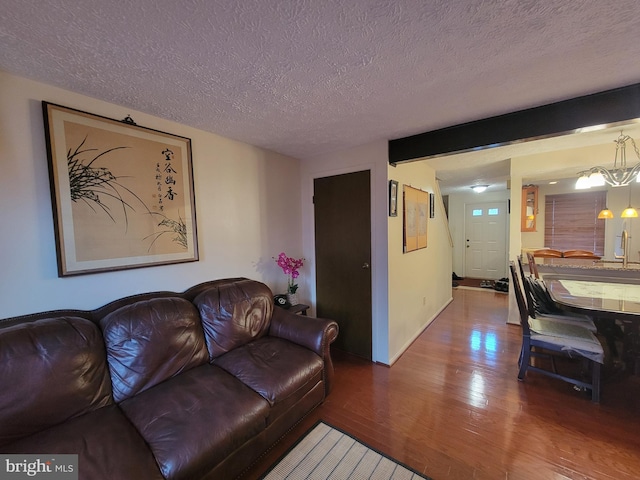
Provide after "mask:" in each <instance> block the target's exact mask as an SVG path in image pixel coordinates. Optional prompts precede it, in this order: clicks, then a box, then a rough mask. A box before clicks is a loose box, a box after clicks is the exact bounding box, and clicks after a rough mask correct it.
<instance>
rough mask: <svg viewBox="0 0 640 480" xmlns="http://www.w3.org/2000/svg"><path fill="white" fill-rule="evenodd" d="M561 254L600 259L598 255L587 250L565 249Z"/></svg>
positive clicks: (565, 256) (567, 256) (568, 256)
mask: <svg viewBox="0 0 640 480" xmlns="http://www.w3.org/2000/svg"><path fill="white" fill-rule="evenodd" d="M562 256H563V257H564V258H584V259H593V260H600V259H601V258H602V257H601V256H600V255H596V254H595V253H593V252H591V251H589V250H565V251H564V252H562Z"/></svg>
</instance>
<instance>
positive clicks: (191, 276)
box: [0, 72, 309, 318]
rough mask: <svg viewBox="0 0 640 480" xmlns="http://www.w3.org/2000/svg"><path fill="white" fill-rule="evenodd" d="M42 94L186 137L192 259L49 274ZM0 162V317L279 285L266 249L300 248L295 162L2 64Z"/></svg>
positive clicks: (52, 260)
mask: <svg viewBox="0 0 640 480" xmlns="http://www.w3.org/2000/svg"><path fill="white" fill-rule="evenodd" d="M42 100H46V101H48V102H52V103H57V104H61V105H64V106H68V107H72V108H76V109H79V110H84V111H87V112H90V113H95V114H98V115H103V116H106V117H110V118H116V119H122V118H124V117H125V116H126V115H129V114H130V115H131V116H132V117H133V119H134V120H135V121H136V122H137V123H138V124H139V125H142V126H145V127H150V128H153V129H156V130H161V131H165V132H169V133H172V134H176V135H181V136H184V137H188V138H190V139H191V141H192V147H193V171H194V178H195V185H194V190H195V196H196V213H197V228H198V244H199V249H200V261H198V262H193V263H183V264H178V265H168V266H158V267H150V268H139V269H133V270H126V271H119V272H109V273H98V274H90V275H81V276H74V277H65V278H58V276H57V267H56V250H55V240H54V229H53V218H52V209H51V200H50V193H49V178H48V171H47V156H46V149H45V137H44V128H43V119H42V108H41V101H42ZM0 165H2V175H1V176H0V203H1V204H2V205H3V208H2V209H1V211H0V224H1V225H2V235H0V252H2V253H1V255H2V273H1V274H0V275H1V276H0V278H1V281H0V318H5V317H10V316H14V315H21V314H26V313H33V312H38V311H43V310H51V309H59V308H79V309H91V308H95V307H98V306H100V305H103V304H104V303H107V302H109V301H111V300H114V299H117V298H119V297H122V296H126V295H132V294H135V293H142V292H148V291H155V290H173V291H183V290H184V289H186V288H188V287H190V286H192V285H195V284H197V283H199V282H202V281H206V280H211V279H216V278H225V277H234V276H246V277H249V278H253V279H257V280H261V281H265V282H266V283H267V284H268V285H269V286H270V287H271V288H272V289H273V290H274V291H276V292H277V291H281V292H284V290H285V287H286V277H285V275H284V274H283V273H282V271H281V270H280V269H279V268H278V267H277V265H276V264H275V262H274V261H273V260H272V257H273V256H277V254H278V253H279V252H280V251H285V252H286V253H287V254H289V255H292V256H302V253H303V252H302V234H301V231H302V227H301V214H302V211H301V207H300V187H299V184H300V162H299V161H298V160H296V159H292V158H288V157H284V156H282V155H278V154H275V153H272V152H268V151H265V150H262V149H259V148H256V147H253V146H250V145H246V144H243V143H240V142H236V141H233V140H230V139H226V138H224V137H221V136H218V135H214V134H211V133H207V132H204V131H201V130H197V129H194V128H190V127H187V126H184V125H180V124H177V123H173V122H170V121H167V120H163V119H160V118H157V117H153V116H150V115H145V114H142V113H139V112H135V111H132V110H131V109H130V108H128V107H126V106H124V107H121V106H117V105H113V104H108V103H105V102H102V101H99V100H96V99H92V98H89V97H86V96H82V95H79V94H76V93H72V92H69V91H65V90H61V89H58V88H54V87H51V86H48V85H45V84H42V83H37V82H33V81H30V80H26V79H24V78H19V77H15V76H13V75H9V74H6V73H3V72H0ZM301 273H302V276H303V277H302V278H303V279H304V278H305V277H307V278H306V279H308V278H309V277H308V275H309V272H308V270H306V267H303V269H302V272H301ZM301 293H302V298H303V299H304V300H306V298H305V295H304V290H302V291H301Z"/></svg>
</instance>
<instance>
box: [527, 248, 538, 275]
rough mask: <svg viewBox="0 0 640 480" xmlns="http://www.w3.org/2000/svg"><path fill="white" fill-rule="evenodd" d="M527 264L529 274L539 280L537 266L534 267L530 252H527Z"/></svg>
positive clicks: (534, 261)
mask: <svg viewBox="0 0 640 480" xmlns="http://www.w3.org/2000/svg"><path fill="white" fill-rule="evenodd" d="M527 263H528V264H529V273H530V274H531V275H533V276H534V277H536V278H540V274H538V265H536V259H535V257H534V256H533V253H531V252H527Z"/></svg>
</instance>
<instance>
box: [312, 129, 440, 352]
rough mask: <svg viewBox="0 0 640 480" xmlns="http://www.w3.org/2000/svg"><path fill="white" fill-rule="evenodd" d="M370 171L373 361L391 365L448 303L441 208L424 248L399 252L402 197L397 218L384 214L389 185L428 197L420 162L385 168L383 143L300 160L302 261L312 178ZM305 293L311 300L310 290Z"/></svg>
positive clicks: (430, 181) (429, 185)
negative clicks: (412, 188)
mask: <svg viewBox="0 0 640 480" xmlns="http://www.w3.org/2000/svg"><path fill="white" fill-rule="evenodd" d="M361 170H370V171H371V209H372V211H371V229H372V233H371V250H372V259H371V260H372V261H371V269H372V272H371V274H372V296H373V299H372V304H373V312H372V316H373V345H372V347H373V360H374V361H376V362H380V363H384V364H392V363H393V362H394V361H395V360H396V359H397V358H398V357H399V356H400V355H401V354H402V352H404V350H405V349H406V348H407V347H408V346H409V345H410V344H411V342H412V341H413V340H414V339H415V338H416V337H417V336H418V335H419V334H420V333H421V332H422V330H423V329H424V328H425V327H426V326H427V325H428V324H429V323H430V322H431V321H432V320H433V319H434V318H435V316H436V315H437V314H438V313H439V312H440V311H441V310H442V309H443V308H444V307H445V306H446V305H447V304H448V302H449V301H450V300H451V246H450V243H449V237H448V233H447V226H446V219H445V216H444V209H443V207H442V205H441V203H440V202H437V203H436V205H437V212H436V218H434V219H431V220H430V221H429V222H428V247H427V248H426V249H424V250H418V251H416V252H411V253H408V254H404V253H402V216H401V213H400V212H401V211H402V195H401V194H400V195H399V203H398V211H399V215H398V217H389V215H388V188H389V187H388V186H389V183H388V182H389V180H391V179H392V180H397V181H398V182H399V184H400V192H402V185H403V184H410V185H413V186H415V187H416V188H421V189H423V190H426V191H429V192H433V191H434V186H435V173H434V171H433V170H432V169H431V168H429V167H428V166H427V165H425V164H422V163H420V162H415V163H409V164H404V165H399V166H398V167H397V168H393V167H390V166H389V165H388V144H387V142H386V141H379V142H373V143H370V144H367V145H362V146H360V147H357V148H353V149H349V150H345V151H340V152H335V153H332V154H329V155H324V156H321V157H317V158H313V159H308V160H305V161H303V167H302V178H303V191H302V199H303V230H304V232H303V236H304V239H303V241H304V248H305V256H306V257H307V258H313V255H314V248H315V247H314V240H313V238H314V234H313V204H312V201H311V199H312V197H313V179H314V178H320V177H325V176H329V175H339V174H343V173H349V172H355V171H361ZM305 288H309V289H310V291H311V292H312V293H311V297H312V299H313V300H315V291H314V286H313V285H311V284H309V285H305Z"/></svg>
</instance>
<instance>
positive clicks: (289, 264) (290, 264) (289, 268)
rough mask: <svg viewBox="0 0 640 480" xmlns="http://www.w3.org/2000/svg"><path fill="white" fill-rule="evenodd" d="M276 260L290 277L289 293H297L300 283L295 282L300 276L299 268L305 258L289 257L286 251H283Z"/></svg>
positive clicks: (288, 283)
mask: <svg viewBox="0 0 640 480" xmlns="http://www.w3.org/2000/svg"><path fill="white" fill-rule="evenodd" d="M275 261H276V263H277V264H278V266H279V267H280V268H281V269H282V271H283V272H284V274H285V275H287V277H288V279H287V293H296V290H298V284H297V283H294V280H295V279H296V278H298V277H299V276H300V272H299V271H298V269H299V268H300V267H302V266H303V265H304V263H303V261H304V258H299V259H295V258H291V257H287V255H286V254H285V253H284V252H281V253H280V255H278V258H276V259H275Z"/></svg>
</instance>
